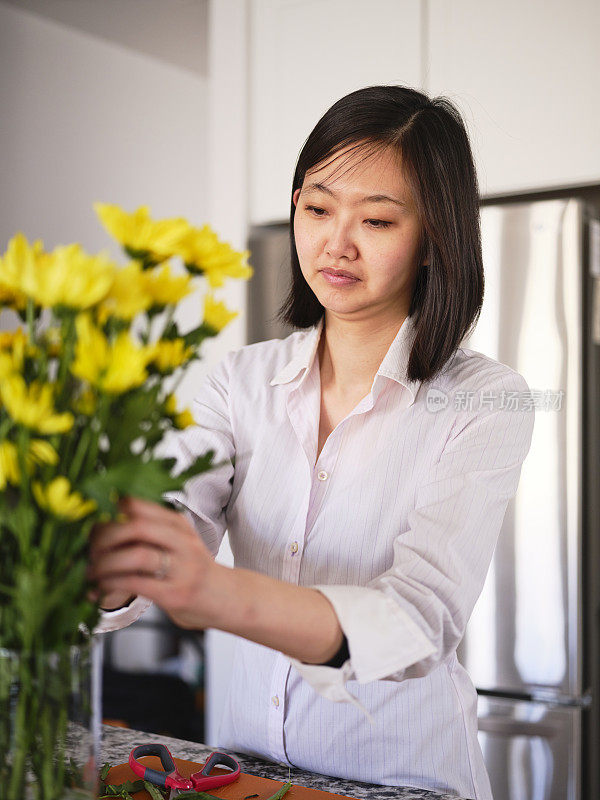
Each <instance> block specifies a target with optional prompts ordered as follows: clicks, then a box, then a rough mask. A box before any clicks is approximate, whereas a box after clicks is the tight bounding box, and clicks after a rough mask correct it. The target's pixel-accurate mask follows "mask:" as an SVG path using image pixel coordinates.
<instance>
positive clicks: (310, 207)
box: [306, 206, 325, 217]
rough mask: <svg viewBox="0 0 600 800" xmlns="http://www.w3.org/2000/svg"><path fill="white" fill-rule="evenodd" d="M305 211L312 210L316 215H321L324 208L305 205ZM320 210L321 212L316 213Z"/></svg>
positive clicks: (323, 212)
mask: <svg viewBox="0 0 600 800" xmlns="http://www.w3.org/2000/svg"><path fill="white" fill-rule="evenodd" d="M306 210H307V211H312V212H313V213H314V215H315V216H316V217H322V216H323V215H324V214H325V209H323V208H318V207H317V206H306ZM317 212H321V213H317Z"/></svg>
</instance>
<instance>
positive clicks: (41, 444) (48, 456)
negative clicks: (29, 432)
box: [27, 439, 58, 467]
mask: <svg viewBox="0 0 600 800" xmlns="http://www.w3.org/2000/svg"><path fill="white" fill-rule="evenodd" d="M27 463H28V465H29V466H31V467H33V466H34V465H36V464H51V465H52V466H53V465H54V464H58V453H57V452H56V450H55V449H54V447H52V445H51V444H50V442H47V441H46V440H45V439H32V440H31V441H30V443H29V453H28V454H27Z"/></svg>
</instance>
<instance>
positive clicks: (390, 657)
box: [91, 86, 533, 800]
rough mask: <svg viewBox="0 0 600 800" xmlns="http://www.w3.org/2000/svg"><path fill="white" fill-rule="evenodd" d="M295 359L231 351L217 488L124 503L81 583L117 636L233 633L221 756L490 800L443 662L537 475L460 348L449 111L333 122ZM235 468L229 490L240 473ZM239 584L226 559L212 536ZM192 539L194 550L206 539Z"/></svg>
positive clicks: (391, 93)
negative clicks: (152, 619)
mask: <svg viewBox="0 0 600 800" xmlns="http://www.w3.org/2000/svg"><path fill="white" fill-rule="evenodd" d="M290 238H291V252H292V288H291V292H290V295H289V298H288V301H287V304H286V306H285V309H284V310H283V316H284V318H285V319H286V320H287V321H288V322H290V323H292V324H293V325H294V326H296V327H297V328H299V330H298V331H297V332H295V333H293V334H292V335H291V336H289V337H288V338H287V339H285V340H274V341H270V342H262V343H259V344H255V345H250V346H247V347H244V348H242V349H241V350H240V351H238V352H236V353H230V354H229V355H228V356H227V358H225V359H224V360H223V361H222V362H221V364H219V365H218V366H217V368H216V369H214V370H213V372H212V373H211V375H210V376H209V377H208V379H207V380H206V382H205V383H204V385H203V386H202V387H201V389H200V391H199V393H198V397H197V399H196V402H195V418H196V421H197V423H198V424H197V426H195V427H193V428H191V429H188V430H187V431H185V432H184V433H183V434H182V435H181V437H180V439H179V441H178V447H179V452H178V456H179V463H180V466H181V467H182V468H183V467H184V466H185V465H186V464H187V463H190V462H191V459H193V458H194V457H195V456H196V455H197V454H199V453H202V452H204V451H205V450H206V449H208V448H209V447H210V448H212V449H214V450H215V451H216V462H220V463H221V466H220V467H219V468H218V469H216V470H215V471H213V472H210V473H207V474H203V475H200V476H198V478H196V479H193V480H191V481H190V482H189V483H188V484H187V485H186V491H185V493H182V494H180V495H177V496H173V497H172V498H171V499H173V500H175V501H176V502H177V503H178V504H179V505H180V506H181V508H182V509H184V513H183V514H181V513H178V512H176V511H172V510H167V509H166V508H161V507H158V506H156V505H153V504H149V503H145V502H141V501H134V500H129V501H126V502H125V503H124V510H125V511H126V513H127V515H128V518H129V521H128V522H126V523H123V524H110V525H106V526H104V527H103V528H102V529H99V530H98V532H97V534H96V536H95V539H94V543H93V548H92V556H91V558H92V566H91V574H92V577H94V578H95V579H96V580H97V581H98V584H99V591H100V592H101V597H102V605H103V606H104V607H105V608H116V607H118V606H121V605H123V604H124V603H126V602H127V600H128V599H129V598H130V597H131V596H132V595H134V596H135V595H139V597H137V599H134V600H133V602H132V603H131V604H130V605H129V607H126V608H122V609H121V610H116V611H114V612H112V613H107V614H106V615H105V618H104V620H103V623H102V625H103V629H105V630H107V629H111V627H121V626H122V625H123V624H127V623H128V622H130V621H132V620H133V619H135V618H136V617H137V616H138V615H139V613H140V612H141V610H143V608H144V607H145V606H146V605H147V601H146V600H144V599H143V598H149V599H150V600H153V601H154V602H156V603H158V604H159V605H160V606H161V607H162V608H163V609H164V610H165V611H166V612H167V613H168V614H169V615H170V616H171V617H172V619H173V620H174V621H175V622H176V623H178V624H179V625H182V626H184V627H188V628H196V629H202V628H206V627H214V628H220V629H222V630H225V631H229V632H231V633H234V634H237V635H238V636H239V637H240V639H239V640H238V644H237V649H236V654H235V659H234V666H233V669H234V674H233V679H232V684H231V689H230V695H229V701H228V705H227V708H226V709H225V712H224V719H223V723H222V727H221V731H220V738H219V742H218V744H219V745H220V746H222V747H226V748H230V749H231V750H234V751H238V752H248V753H253V754H256V755H260V756H263V757H266V758H270V759H273V760H275V761H280V762H284V763H290V764H292V765H295V766H297V767H301V768H304V769H309V770H312V771H315V772H321V773H324V774H329V775H334V776H340V777H344V778H348V779H354V780H363V781H369V782H373V783H380V784H387V785H403V786H414V787H422V788H427V789H437V790H441V791H448V792H456V793H458V794H459V795H462V796H465V797H473V798H478V800H490V798H491V792H490V786H489V781H488V777H487V774H486V771H485V767H484V764H483V759H482V754H481V751H480V749H479V746H478V743H477V715H476V693H475V690H474V688H473V685H472V683H471V681H470V680H469V677H468V676H467V674H466V672H465V671H464V669H463V668H462V667H461V666H460V664H459V663H458V661H457V658H456V647H457V645H458V643H459V642H460V640H461V638H462V636H463V633H464V630H465V626H466V623H467V620H468V619H469V615H470V613H471V610H472V608H473V605H474V603H475V601H476V599H477V597H478V595H479V593H480V591H481V588H482V586H483V582H484V579H485V575H486V572H487V569H488V567H489V563H490V559H491V556H492V552H493V549H494V545H495V542H496V538H497V535H498V533H499V530H500V527H501V524H502V519H503V517H504V513H505V510H506V507H507V504H508V502H509V500H510V499H511V497H513V496H514V494H515V492H516V489H517V484H518V480H519V474H520V470H521V465H522V462H523V460H524V458H525V456H526V454H527V452H528V449H529V445H530V441H531V435H532V429H533V412H531V411H524V410H517V411H511V412H510V413H509V412H508V411H507V410H506V409H505V408H504V407H503V400H504V398H505V397H506V394H505V393H507V392H515V391H516V392H521V391H527V384H526V383H525V381H524V380H523V378H522V377H521V376H520V375H519V374H518V373H516V372H514V371H513V370H512V369H510V368H509V367H507V366H505V365H503V364H500V363H498V362H496V361H494V360H493V359H490V358H488V357H486V356H484V355H482V354H480V353H476V352H473V351H470V350H464V349H462V348H460V343H461V341H462V339H463V338H464V337H465V336H466V335H467V333H468V332H469V331H470V330H471V328H472V326H473V324H474V323H475V321H476V320H477V317H478V315H479V311H480V308H481V303H482V298H483V269H482V261H481V245H480V238H479V211H478V193H477V184H476V177H475V172H474V167H473V160H472V155H471V151H470V147H469V143H468V138H467V135H466V132H465V129H464V126H463V123H462V121H461V119H460V116H459V114H458V112H457V111H456V109H455V108H454V107H453V106H452V105H451V104H450V103H448V102H447V101H445V100H443V99H439V98H438V99H435V100H430V99H429V98H427V97H426V96H425V95H423V94H421V93H419V92H417V91H414V90H411V89H406V88H402V87H398V86H373V87H369V88H366V89H361V90H359V91H356V92H352V93H351V94H349V95H348V96H346V97H344V98H342V99H341V100H339V101H338V102H337V103H335V105H333V106H332V108H330V109H329V111H327V112H326V114H325V115H324V116H323V118H322V119H321V120H320V121H319V122H318V124H317V125H316V127H315V129H314V130H313V131H312V133H311V134H310V136H309V137H308V139H307V141H306V144H305V145H304V147H303V149H302V152H301V153H300V157H299V160H298V165H297V167H296V172H295V175H294V181H293V186H292V205H291V237H290ZM234 462H235V468H234ZM226 528H227V529H228V531H229V537H230V542H231V547H232V550H233V553H234V557H235V567H234V568H233V569H230V568H228V567H224V566H221V565H219V564H216V563H215V562H214V560H213V559H214V556H215V554H216V553H217V550H218V547H219V544H220V541H221V539H222V536H223V533H224V531H225V529H226ZM198 533H199V534H200V536H198Z"/></svg>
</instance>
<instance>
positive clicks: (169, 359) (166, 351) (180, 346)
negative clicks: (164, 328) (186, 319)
mask: <svg viewBox="0 0 600 800" xmlns="http://www.w3.org/2000/svg"><path fill="white" fill-rule="evenodd" d="M152 348H153V349H152V362H153V363H154V364H156V367H157V368H158V371H159V372H171V371H172V370H174V369H176V368H177V367H180V366H181V365H182V364H184V363H185V362H186V361H189V360H190V358H191V357H192V356H193V355H194V350H195V348H194V347H186V346H185V341H184V340H183V339H162V340H161V341H159V342H156V343H155V344H154V345H152Z"/></svg>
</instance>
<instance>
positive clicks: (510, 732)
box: [478, 714, 558, 739]
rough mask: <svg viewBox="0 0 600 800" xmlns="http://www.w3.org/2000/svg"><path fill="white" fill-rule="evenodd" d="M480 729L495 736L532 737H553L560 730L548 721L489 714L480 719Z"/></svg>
mask: <svg viewBox="0 0 600 800" xmlns="http://www.w3.org/2000/svg"><path fill="white" fill-rule="evenodd" d="M478 727H479V730H480V731H482V732H483V733H491V734H493V735H494V736H506V737H512V736H528V737H530V738H540V739H553V738H554V737H555V736H556V735H557V733H558V731H557V730H556V728H554V727H553V726H552V725H548V723H547V722H546V723H539V722H531V721H529V720H520V719H508V718H507V717H501V716H496V715H495V714H489V715H487V716H485V717H479V719H478Z"/></svg>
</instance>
